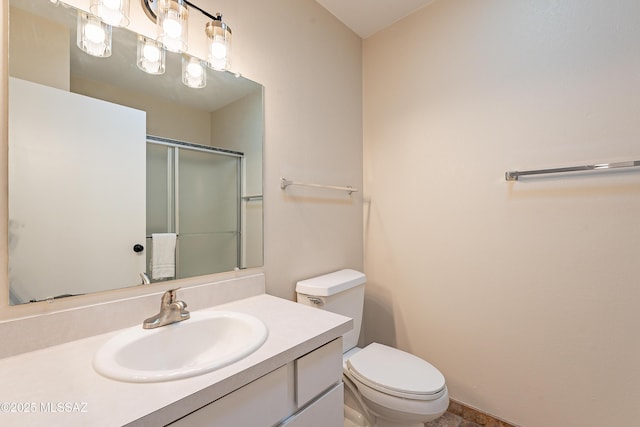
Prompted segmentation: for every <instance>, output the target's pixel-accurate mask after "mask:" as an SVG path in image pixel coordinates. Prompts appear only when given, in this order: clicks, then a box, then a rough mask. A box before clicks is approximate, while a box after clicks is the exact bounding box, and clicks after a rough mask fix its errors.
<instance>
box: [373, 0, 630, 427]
mask: <svg viewBox="0 0 640 427" xmlns="http://www.w3.org/2000/svg"><path fill="white" fill-rule="evenodd" d="M639 16H640V3H638V2H637V1H636V0H618V1H615V2H604V1H595V0H583V1H562V2H558V1H552V0H537V1H509V0H484V1H477V0H453V1H452V0H446V1H445V0H439V1H437V2H435V3H433V4H432V5H431V6H428V7H426V8H424V9H422V10H420V11H419V12H417V13H415V14H413V15H411V16H410V17H408V18H406V19H404V20H402V21H401V22H399V23H397V24H396V25H394V26H392V27H391V28H389V29H387V30H385V31H383V32H381V33H378V34H377V35H375V36H373V37H371V38H369V39H367V40H365V42H364V59H363V63H364V141H365V143H364V145H365V149H364V152H365V189H366V192H365V198H366V200H367V201H368V202H369V203H367V204H366V206H365V271H366V273H367V275H368V278H369V283H368V295H367V302H366V319H365V328H366V332H367V333H366V337H367V341H371V340H378V341H382V342H386V343H390V344H395V345H397V346H398V347H400V348H402V349H407V350H410V351H412V352H414V353H415V354H417V355H419V356H421V357H423V358H426V359H427V360H429V361H430V362H432V363H433V364H434V365H436V366H437V367H438V368H440V369H441V370H442V371H443V373H444V374H445V376H446V378H447V383H448V385H449V387H450V391H451V396H452V397H453V398H454V399H457V400H460V401H462V402H464V403H467V404H470V405H472V406H475V407H478V408H481V409H482V410H485V411H488V412H490V413H492V414H494V415H497V416H500V417H503V418H505V419H507V420H510V421H512V422H514V423H517V424H519V425H523V426H527V427H534V426H540V427H553V426H557V427H561V426H623V425H636V424H637V423H638V419H640V406H639V405H638V401H640V391H639V390H640V388H639V387H638V384H640V369H639V368H638V361H639V360H640V340H639V339H638V337H639V333H638V325H640V310H639V309H638V307H640V279H639V277H640V274H639V273H640V174H639V173H638V172H624V173H605V174H604V175H597V176H596V175H593V174H578V175H577V176H571V177H568V176H565V177H559V176H549V177H544V178H543V177H539V178H537V179H527V180H525V179H523V180H522V181H520V182H516V183H507V182H505V180H504V172H505V171H507V170H518V169H520V170H523V169H530V168H531V169H537V168H548V167H557V166H571V165H579V164H588V163H591V162H606V161H619V160H637V159H640V144H639V143H638V138H639V137H640V103H639V102H638V99H639V98H640V49H639V48H638V42H639V40H640V25H638V23H639V21H638V17H639Z"/></svg>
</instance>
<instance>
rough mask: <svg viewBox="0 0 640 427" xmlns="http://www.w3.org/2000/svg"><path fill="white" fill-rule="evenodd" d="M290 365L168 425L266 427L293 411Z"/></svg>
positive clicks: (172, 426) (189, 426) (184, 426)
mask: <svg viewBox="0 0 640 427" xmlns="http://www.w3.org/2000/svg"><path fill="white" fill-rule="evenodd" d="M291 371H292V369H291V365H290V364H289V365H285V366H282V367H280V368H278V369H276V370H275V371H273V372H270V373H268V374H267V375H265V376H263V377H260V378H258V379H257V380H255V381H253V382H251V383H249V384H247V385H246V386H244V387H241V388H239V389H238V390H236V391H234V392H233V393H229V394H227V395H226V396H224V397H221V398H220V399H218V400H216V401H215V402H212V403H210V404H208V405H207V406H204V407H203V408H200V409H198V410H197V411H195V412H192V413H191V414H189V415H187V416H186V417H184V418H181V419H179V420H178V421H176V422H174V423H172V424H171V427H196V426H221V427H222V426H225V427H227V426H229V427H230V426H255V427H269V426H273V425H274V424H276V423H277V422H278V421H280V420H282V419H284V418H285V417H287V416H289V415H291V413H292V412H293V381H292V378H291V376H292V375H291Z"/></svg>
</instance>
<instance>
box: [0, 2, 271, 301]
mask: <svg viewBox="0 0 640 427" xmlns="http://www.w3.org/2000/svg"><path fill="white" fill-rule="evenodd" d="M135 3H136V2H135V0H134V1H132V2H131V7H132V8H134V7H137V8H140V5H139V4H135ZM138 16H141V14H139V15H138ZM77 21H78V10H76V9H75V8H73V7H71V6H68V5H66V4H63V3H61V2H58V3H52V2H50V1H48V0H10V14H9V28H10V31H9V101H8V104H9V120H8V122H9V148H8V149H9V225H8V248H9V289H8V292H9V301H10V304H11V305H17V304H24V303H29V302H38V301H43V300H49V301H51V300H55V299H57V298H62V297H68V296H75V295H82V294H88V293H93V292H100V291H105V290H111V289H117V288H123V287H130V286H148V285H149V284H152V283H154V282H166V281H170V280H176V279H182V278H187V277H193V276H201V275H207V274H214V273H220V272H224V271H231V270H235V269H243V268H249V267H257V266H261V265H262V262H263V243H262V239H263V233H262V151H263V133H264V112H263V105H264V103H263V87H262V86H261V85H260V84H258V83H256V82H253V81H251V80H248V79H246V78H244V77H241V76H238V75H234V74H233V73H230V72H226V71H215V70H212V69H210V68H206V81H207V82H206V86H205V87H204V88H192V87H187V86H185V85H184V84H183V83H182V61H183V56H182V55H181V54H176V53H171V52H166V65H165V72H164V73H163V74H161V75H151V74H148V73H145V72H143V71H142V70H141V69H140V68H139V67H138V66H137V63H136V62H137V60H136V59H137V49H138V48H137V43H138V34H136V33H135V32H133V31H131V30H129V29H124V28H113V29H112V31H113V32H112V37H113V42H112V43H113V44H112V54H111V56H109V57H106V58H97V57H94V56H91V55H88V54H87V53H85V52H84V51H82V50H81V49H79V48H78V47H77V46H76V26H77Z"/></svg>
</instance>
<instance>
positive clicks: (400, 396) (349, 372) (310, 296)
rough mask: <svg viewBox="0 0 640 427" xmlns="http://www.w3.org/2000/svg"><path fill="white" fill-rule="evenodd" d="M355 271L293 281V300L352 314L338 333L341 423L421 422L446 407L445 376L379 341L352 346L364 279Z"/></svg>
mask: <svg viewBox="0 0 640 427" xmlns="http://www.w3.org/2000/svg"><path fill="white" fill-rule="evenodd" d="M365 282H366V277H365V275H364V274H363V273H360V272H358V271H355V270H340V271H337V272H334V273H330V274H325V275H323V276H319V277H315V278H312V279H307V280H303V281H300V282H298V284H297V286H296V293H297V299H298V302H300V303H302V304H306V305H311V306H314V307H318V308H321V309H324V310H329V311H332V312H335V313H338V314H342V315H345V316H349V317H351V318H353V323H354V328H353V330H352V331H350V332H349V333H347V334H345V335H344V336H343V380H344V384H345V417H346V419H347V420H346V421H345V426H347V425H348V426H349V427H351V426H358V427H360V426H362V427H423V426H424V423H426V422H428V421H432V420H435V419H437V418H439V417H440V416H442V414H444V412H445V411H446V410H447V407H448V406H449V394H448V391H447V386H446V383H445V378H444V376H443V375H442V374H441V373H440V371H438V369H436V368H435V367H434V366H433V365H431V364H430V363H429V362H427V361H425V360H423V359H421V358H419V357H417V356H414V355H412V354H410V353H407V352H404V351H402V350H399V349H396V348H393V347H389V346H386V345H383V344H379V343H372V344H369V345H367V346H366V347H364V348H358V347H356V343H357V341H358V337H359V335H360V326H361V321H362V308H363V304H364V283H365Z"/></svg>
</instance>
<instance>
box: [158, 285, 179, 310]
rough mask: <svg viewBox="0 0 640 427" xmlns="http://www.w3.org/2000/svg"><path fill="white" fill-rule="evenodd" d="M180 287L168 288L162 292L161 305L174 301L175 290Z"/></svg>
mask: <svg viewBox="0 0 640 427" xmlns="http://www.w3.org/2000/svg"><path fill="white" fill-rule="evenodd" d="M178 289H180V288H175V289H169V290H168V291H166V292H165V293H164V294H162V305H163V306H166V305H169V304H172V303H174V302H176V292H177V291H178Z"/></svg>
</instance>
